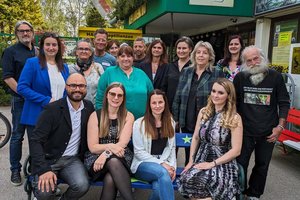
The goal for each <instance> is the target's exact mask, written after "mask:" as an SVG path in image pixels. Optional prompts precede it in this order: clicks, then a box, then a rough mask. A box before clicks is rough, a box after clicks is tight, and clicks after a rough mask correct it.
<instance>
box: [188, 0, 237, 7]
mask: <svg viewBox="0 0 300 200" xmlns="http://www.w3.org/2000/svg"><path fill="white" fill-rule="evenodd" d="M190 5H203V6H219V7H233V5H234V0H190Z"/></svg>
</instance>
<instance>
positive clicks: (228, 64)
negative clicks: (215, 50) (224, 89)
mask: <svg viewBox="0 0 300 200" xmlns="http://www.w3.org/2000/svg"><path fill="white" fill-rule="evenodd" d="M243 49H244V43H243V40H242V38H241V36H239V35H233V36H231V37H230V38H229V40H228V44H227V48H226V49H225V55H224V58H223V59H221V60H219V61H218V63H217V67H219V68H220V69H221V70H223V72H224V75H225V78H227V79H228V80H230V81H233V79H234V77H235V75H237V73H239V72H240V71H241V64H242V61H241V58H240V57H241V52H242V50H243Z"/></svg>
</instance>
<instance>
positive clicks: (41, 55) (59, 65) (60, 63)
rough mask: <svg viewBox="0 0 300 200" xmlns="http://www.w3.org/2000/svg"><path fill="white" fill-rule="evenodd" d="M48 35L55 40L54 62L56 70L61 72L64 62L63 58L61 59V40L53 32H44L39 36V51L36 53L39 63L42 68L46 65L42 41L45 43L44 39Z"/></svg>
mask: <svg viewBox="0 0 300 200" xmlns="http://www.w3.org/2000/svg"><path fill="white" fill-rule="evenodd" d="M49 37H51V38H54V39H55V40H56V41H57V46H58V52H57V54H56V55H55V62H56V65H57V68H58V70H59V71H60V72H62V71H63V70H64V64H63V59H62V51H61V41H60V39H59V37H58V35H57V34H56V33H53V32H45V33H44V34H43V35H42V37H41V40H40V45H39V48H40V52H39V55H38V58H39V61H40V65H41V67H42V68H43V67H47V60H46V56H45V52H44V43H45V40H46V39H47V38H49Z"/></svg>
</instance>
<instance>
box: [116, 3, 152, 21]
mask: <svg viewBox="0 0 300 200" xmlns="http://www.w3.org/2000/svg"><path fill="white" fill-rule="evenodd" d="M145 2H147V0H115V1H114V2H113V6H114V8H115V11H114V12H113V16H114V17H116V18H117V19H119V20H124V19H125V18H126V17H128V16H129V15H130V14H132V13H133V12H134V11H135V10H136V9H137V8H138V7H140V6H141V5H142V4H144V3H145Z"/></svg>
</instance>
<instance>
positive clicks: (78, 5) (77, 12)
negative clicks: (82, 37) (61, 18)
mask: <svg viewBox="0 0 300 200" xmlns="http://www.w3.org/2000/svg"><path fill="white" fill-rule="evenodd" d="M63 1H64V3H65V16H66V20H67V21H66V22H67V23H66V25H67V27H68V29H69V31H70V33H71V35H72V36H76V35H77V33H78V27H79V26H81V25H84V24H85V16H84V12H85V9H86V7H87V5H88V4H89V2H90V0H88V1H87V0H63Z"/></svg>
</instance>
